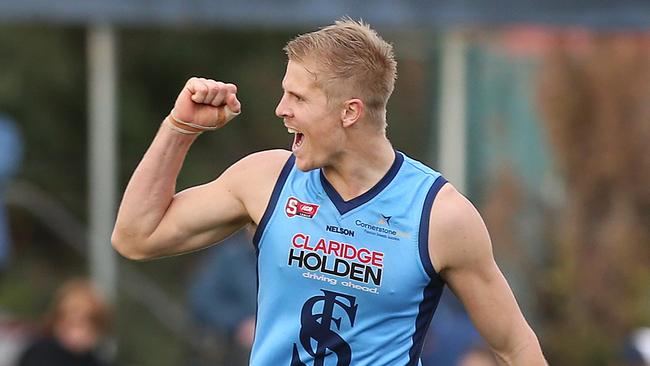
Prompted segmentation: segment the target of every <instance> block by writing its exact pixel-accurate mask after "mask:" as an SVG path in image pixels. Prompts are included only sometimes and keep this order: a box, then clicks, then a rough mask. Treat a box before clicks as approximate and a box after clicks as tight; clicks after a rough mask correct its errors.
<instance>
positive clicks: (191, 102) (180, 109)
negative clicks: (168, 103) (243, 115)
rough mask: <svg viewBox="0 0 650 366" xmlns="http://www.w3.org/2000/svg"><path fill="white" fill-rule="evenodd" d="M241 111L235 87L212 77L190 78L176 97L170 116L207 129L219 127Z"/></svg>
mask: <svg viewBox="0 0 650 366" xmlns="http://www.w3.org/2000/svg"><path fill="white" fill-rule="evenodd" d="M240 111H241V103H239V100H237V86H235V85H234V84H227V83H222V82H220V81H215V80H212V79H204V78H197V77H193V78H191V79H189V80H188V81H187V82H186V83H185V86H184V87H183V90H182V91H181V92H180V94H179V95H178V98H176V103H175V104H174V110H173V111H172V117H173V118H175V119H177V120H180V121H184V122H187V123H188V124H194V125H197V126H201V127H206V128H209V129H214V128H220V127H222V126H223V125H225V124H226V123H228V121H230V120H231V119H233V118H234V117H235V116H236V115H238V114H239V113H240Z"/></svg>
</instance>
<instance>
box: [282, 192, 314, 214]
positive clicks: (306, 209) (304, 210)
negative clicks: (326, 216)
mask: <svg viewBox="0 0 650 366" xmlns="http://www.w3.org/2000/svg"><path fill="white" fill-rule="evenodd" d="M318 207H319V206H318V205H316V204H313V203H305V202H301V201H300V200H299V199H297V198H296V197H289V199H288V200H287V204H286V205H285V206H284V212H285V213H286V214H287V217H290V218H291V217H294V216H302V217H306V218H308V219H312V218H314V216H315V215H316V212H318Z"/></svg>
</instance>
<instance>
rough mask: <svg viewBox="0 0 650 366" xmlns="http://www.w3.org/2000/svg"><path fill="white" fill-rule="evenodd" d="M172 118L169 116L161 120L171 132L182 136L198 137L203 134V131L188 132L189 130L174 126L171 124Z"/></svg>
mask: <svg viewBox="0 0 650 366" xmlns="http://www.w3.org/2000/svg"><path fill="white" fill-rule="evenodd" d="M172 118H173V117H171V116H167V117H165V119H164V120H163V124H164V125H166V126H167V127H169V128H170V129H171V130H172V131H176V132H178V133H181V134H183V135H200V134H201V133H202V132H203V131H190V130H186V129H184V128H180V127H178V126H176V125H175V124H174V122H172Z"/></svg>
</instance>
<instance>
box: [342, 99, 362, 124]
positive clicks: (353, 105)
mask: <svg viewBox="0 0 650 366" xmlns="http://www.w3.org/2000/svg"><path fill="white" fill-rule="evenodd" d="M364 111H365V106H364V105H363V101H362V100H361V99H357V98H354V99H348V100H346V101H345V103H343V109H342V110H341V122H342V123H343V127H350V126H352V125H354V124H355V123H356V122H357V121H358V120H360V119H361V117H363V113H364Z"/></svg>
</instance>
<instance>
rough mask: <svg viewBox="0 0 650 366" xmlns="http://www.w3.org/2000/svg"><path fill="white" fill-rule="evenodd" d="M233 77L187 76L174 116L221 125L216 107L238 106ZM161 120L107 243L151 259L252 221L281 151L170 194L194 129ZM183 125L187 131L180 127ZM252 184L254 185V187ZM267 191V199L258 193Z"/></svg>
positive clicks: (213, 238)
mask: <svg viewBox="0 0 650 366" xmlns="http://www.w3.org/2000/svg"><path fill="white" fill-rule="evenodd" d="M236 91H237V90H236V87H235V86H234V85H232V84H223V83H217V82H214V81H212V80H206V79H199V78H192V79H190V80H188V82H187V84H186V85H185V87H184V88H183V90H182V91H181V93H180V94H179V96H178V99H177V100H176V103H175V106H174V116H175V117H176V118H178V119H179V120H183V121H188V122H192V123H194V124H197V125H201V126H215V125H218V127H221V125H223V124H225V122H224V121H223V120H221V121H219V120H218V119H219V118H218V116H219V113H218V109H219V108H222V107H224V106H225V105H227V106H228V107H229V108H230V109H231V110H232V111H234V112H238V111H239V110H240V104H239V101H238V100H237V98H236ZM166 123H167V122H165V123H163V125H162V126H161V128H160V130H159V131H158V133H157V135H156V137H155V138H154V140H153V142H152V144H151V146H150V147H149V149H148V150H147V152H146V153H145V155H144V157H143V159H142V161H141V162H140V164H139V165H138V167H137V168H136V169H135V172H134V173H133V175H132V177H131V179H130V181H129V183H128V186H127V188H126V190H125V192H124V197H123V199H122V203H121V205H120V208H119V211H118V215H117V220H116V223H115V227H114V230H113V235H112V242H113V246H114V248H115V249H116V250H117V251H119V252H120V253H121V254H122V255H123V256H125V257H127V258H131V259H138V260H141V259H150V258H156V257H163V256H169V255H175V254H180V253H183V252H188V251H193V250H198V249H201V248H203V247H206V246H208V245H210V244H212V243H215V242H217V241H220V240H221V239H223V238H225V237H227V236H228V235H230V234H232V233H233V232H234V231H235V230H237V229H238V228H240V227H242V226H243V225H245V224H246V223H249V222H251V221H253V222H255V223H257V222H258V220H259V218H261V215H262V213H263V210H264V207H263V204H261V205H260V204H259V203H258V202H264V203H266V202H267V201H268V197H270V194H271V191H272V189H273V184H274V180H273V179H275V178H277V176H278V175H279V171H280V170H281V168H282V164H283V163H284V161H286V157H287V155H288V152H285V151H267V152H262V153H258V154H253V155H251V156H248V157H246V158H244V159H242V160H240V161H239V162H237V163H236V164H234V165H233V166H231V167H230V168H228V169H227V170H226V171H225V172H224V173H223V174H222V175H221V176H220V177H219V178H217V179H215V180H214V181H212V182H210V183H207V184H204V185H201V186H197V187H193V188H190V189H187V190H184V191H182V192H180V193H178V194H176V193H175V192H176V178H177V177H178V174H179V172H180V169H181V166H182V164H183V160H184V158H185V155H186V154H187V152H188V150H189V148H190V146H191V144H192V142H193V141H194V140H195V139H196V136H197V135H187V134H183V133H180V132H178V131H177V130H175V129H173V128H171V127H170V126H169V125H167V124H166ZM181 127H184V129H188V130H192V129H191V128H189V127H187V128H185V126H181ZM253 185H254V186H253ZM265 197H266V199H265Z"/></svg>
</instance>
